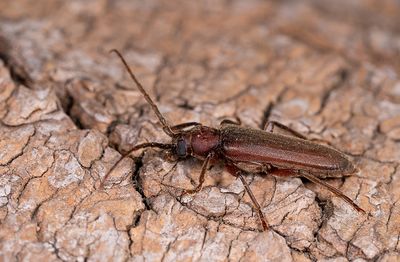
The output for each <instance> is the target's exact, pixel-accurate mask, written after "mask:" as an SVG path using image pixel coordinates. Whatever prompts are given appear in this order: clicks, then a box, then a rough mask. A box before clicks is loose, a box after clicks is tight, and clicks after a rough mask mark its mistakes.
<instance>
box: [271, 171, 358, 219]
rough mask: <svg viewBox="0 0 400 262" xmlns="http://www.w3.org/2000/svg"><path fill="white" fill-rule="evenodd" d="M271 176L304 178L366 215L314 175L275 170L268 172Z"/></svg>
mask: <svg viewBox="0 0 400 262" xmlns="http://www.w3.org/2000/svg"><path fill="white" fill-rule="evenodd" d="M270 174H271V175H274V176H281V177H304V178H306V179H308V180H310V181H311V182H313V183H315V184H317V185H321V186H323V187H325V188H326V189H328V190H329V191H331V192H332V193H333V194H335V195H336V196H338V197H340V198H341V199H343V200H344V201H346V202H347V203H348V204H349V205H351V206H352V207H353V208H354V209H355V210H356V211H358V212H361V213H364V214H365V213H366V212H365V211H364V209H362V208H361V207H359V206H358V205H357V204H356V203H354V202H353V200H351V199H350V198H349V197H348V196H346V195H345V194H343V193H342V192H341V191H340V190H339V189H337V188H335V187H333V186H331V185H330V184H328V183H326V182H325V181H322V180H321V179H319V178H317V177H316V176H315V175H312V174H308V173H304V172H298V171H296V170H291V169H276V170H272V171H270Z"/></svg>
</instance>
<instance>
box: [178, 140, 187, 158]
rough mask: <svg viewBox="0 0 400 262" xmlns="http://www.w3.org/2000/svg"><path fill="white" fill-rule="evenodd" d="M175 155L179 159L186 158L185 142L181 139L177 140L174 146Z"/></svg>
mask: <svg viewBox="0 0 400 262" xmlns="http://www.w3.org/2000/svg"><path fill="white" fill-rule="evenodd" d="M176 154H177V155H178V156H179V157H185V156H186V142H185V140H183V139H179V140H178V142H177V144H176Z"/></svg>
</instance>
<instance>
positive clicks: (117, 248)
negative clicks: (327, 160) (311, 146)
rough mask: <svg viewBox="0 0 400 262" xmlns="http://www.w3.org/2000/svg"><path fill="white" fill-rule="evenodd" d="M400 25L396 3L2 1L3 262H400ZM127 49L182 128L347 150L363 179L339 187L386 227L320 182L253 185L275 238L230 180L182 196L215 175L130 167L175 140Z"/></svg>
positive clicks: (158, 162) (215, 171)
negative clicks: (240, 129)
mask: <svg viewBox="0 0 400 262" xmlns="http://www.w3.org/2000/svg"><path fill="white" fill-rule="evenodd" d="M399 12H400V5H399V3H398V1H395V0H384V1H348V0H347V1H342V0H339V1H328V0H322V1H316V0H315V1H312V0H310V1H271V2H264V1H255V0H254V1H211V2H202V1H124V0H118V1H106V0H98V1H52V0H51V1H50V0H42V1H27V0H21V1H11V2H10V1H3V2H0V58H1V59H2V61H3V63H1V62H0V63H1V64H0V120H1V122H0V221H1V222H0V223H1V227H0V239H1V240H0V254H1V255H0V256H1V258H2V259H3V260H7V261H17V260H39V259H41V261H58V260H67V261H70V260H84V259H90V260H111V259H113V260H116V261H122V260H133V261H161V260H164V261H209V260H213V261H227V260H229V261H239V260H242V261H266V260H268V261H292V260H293V261H316V260H329V261H348V260H355V259H363V260H371V261H372V260H374V261H376V260H378V261H396V260H398V259H400V236H399V235H400V201H399V199H400V168H399V163H400V144H399V143H400V117H399V116H400V79H399V73H400V44H399V39H400V26H399V25H400V19H399V16H398V14H399ZM113 48H116V49H118V50H120V51H121V52H122V53H123V54H124V56H125V58H126V59H127V61H128V63H129V65H130V66H131V68H132V70H133V71H134V72H135V74H136V75H137V77H138V78H139V80H140V81H141V82H142V84H143V86H144V87H145V89H146V90H147V91H148V92H149V93H150V96H151V97H152V98H153V99H154V100H155V101H156V103H157V105H158V106H159V108H160V111H161V112H162V113H163V114H164V115H165V116H166V118H167V119H168V121H169V122H170V123H172V124H179V123H183V122H189V121H197V122H200V123H202V124H204V125H207V126H214V127H218V125H219V123H220V121H221V120H222V119H225V118H228V119H235V118H239V119H241V121H242V125H244V126H249V127H252V128H262V126H263V125H264V124H265V123H266V122H267V121H268V120H274V121H279V122H281V123H283V124H285V125H288V126H290V127H292V128H294V129H295V130H297V131H299V132H301V133H302V134H304V135H306V136H307V137H309V138H312V139H318V140H320V141H325V142H323V143H328V144H330V145H332V146H333V147H334V148H336V149H338V150H341V151H343V152H345V153H346V154H347V155H349V157H350V158H351V159H352V161H353V162H354V163H355V164H356V166H357V168H358V169H359V172H358V173H356V174H355V175H353V176H349V177H345V178H343V179H327V180H326V181H327V182H328V183H330V184H332V185H334V186H335V187H337V188H338V189H340V190H341V191H342V192H344V193H345V194H346V195H347V196H349V197H350V198H351V199H353V200H354V201H355V202H356V203H357V204H358V205H359V206H361V207H362V208H363V209H365V210H366V211H367V212H368V214H369V215H362V214H360V213H357V212H355V211H354V210H353V209H352V208H351V207H350V206H349V205H347V204H346V203H345V202H344V201H342V200H341V199H339V198H337V197H334V196H333V195H332V194H331V193H329V192H328V191H327V190H325V189H323V188H321V187H319V186H316V185H313V184H311V183H309V182H307V181H305V180H301V179H299V178H278V177H273V176H268V175H265V176H260V175H257V174H248V175H247V176H246V180H247V182H248V183H249V184H250V187H251V189H252V190H253V192H254V194H255V196H256V198H257V199H258V201H259V202H260V204H261V207H262V211H263V212H264V214H265V216H266V218H267V220H268V222H269V224H270V225H271V230H270V231H267V232H263V231H262V227H261V224H260V222H259V220H258V216H257V212H255V210H254V208H253V206H252V202H251V200H250V198H249V196H248V195H247V194H246V193H245V190H244V188H243V186H242V184H241V182H240V180H236V179H235V178H234V177H232V176H231V175H230V174H229V173H227V172H226V171H225V170H224V169H223V167H222V166H220V165H218V164H217V165H214V166H213V167H212V168H211V169H210V170H208V171H207V174H206V180H205V184H204V187H203V189H202V190H201V191H200V192H199V193H197V194H195V195H190V196H184V197H181V194H182V189H191V188H194V187H195V186H196V185H197V183H198V176H199V174H200V169H201V161H199V160H195V159H188V160H185V161H179V162H171V161H167V160H168V159H167V158H168V157H167V154H166V152H162V151H160V150H154V149H145V150H141V151H138V152H135V154H134V155H133V157H132V158H125V159H123V161H121V162H118V161H119V159H120V158H121V155H122V154H124V153H126V152H127V151H129V150H130V149H131V148H132V147H133V146H134V145H136V144H139V143H142V142H146V141H158V142H164V143H168V142H169V139H168V136H166V135H165V134H164V133H163V132H162V128H161V126H160V124H159V123H158V121H157V118H156V117H155V114H154V113H153V112H152V111H151V108H150V107H149V105H148V104H146V102H145V100H144V98H143V97H142V96H141V94H140V93H139V92H138V90H137V89H136V87H135V86H134V83H133V82H132V81H131V80H130V78H129V76H128V74H127V73H126V71H125V69H124V68H123V66H122V64H121V62H120V61H119V60H118V58H117V57H116V56H114V55H112V54H109V50H110V49H113ZM116 163H118V164H117V166H116V168H114V169H112V168H113V166H114V165H115V164H116ZM111 169H112V172H111V173H110V175H109V176H108V178H107V180H106V181H104V177H105V175H106V174H107V173H108V172H109V171H110V170H111ZM103 182H104V185H102V183H103ZM103 186H104V187H103Z"/></svg>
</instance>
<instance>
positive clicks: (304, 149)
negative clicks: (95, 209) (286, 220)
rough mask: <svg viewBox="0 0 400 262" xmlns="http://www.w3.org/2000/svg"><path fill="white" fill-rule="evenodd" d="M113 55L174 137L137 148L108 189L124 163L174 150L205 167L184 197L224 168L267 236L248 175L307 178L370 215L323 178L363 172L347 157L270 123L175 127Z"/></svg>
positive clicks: (197, 190) (121, 57) (194, 124)
mask: <svg viewBox="0 0 400 262" xmlns="http://www.w3.org/2000/svg"><path fill="white" fill-rule="evenodd" d="M110 52H114V53H116V54H117V55H118V56H119V58H120V59H121V61H122V63H123V64H124V66H125V68H126V70H127V71H128V73H129V75H130V77H131V78H132V80H133V81H134V83H135V84H136V87H137V88H138V90H139V91H140V92H141V93H142V95H143V96H144V98H145V99H146V101H147V102H148V104H149V105H150V106H151V108H152V110H153V111H154V113H155V114H156V116H157V118H158V120H159V121H160V123H161V125H162V128H163V131H164V132H165V133H166V134H167V135H168V136H169V137H171V143H169V144H165V143H159V142H147V143H142V144H139V145H136V146H135V147H133V148H132V149H131V150H130V151H129V152H128V153H127V154H125V155H123V156H122V157H121V158H120V160H119V161H117V163H116V164H115V165H114V166H113V167H112V168H111V170H110V171H109V172H108V173H107V174H106V175H105V177H104V178H103V182H102V185H103V183H104V181H106V179H107V176H108V175H109V174H110V173H111V171H112V170H113V169H114V168H115V167H116V166H117V165H118V163H119V162H120V161H122V159H124V158H125V157H127V156H129V155H130V154H132V153H133V152H134V151H136V150H138V149H142V148H149V147H153V148H160V149H168V150H170V151H171V152H172V154H173V155H175V156H176V157H178V159H185V158H187V157H195V158H197V159H200V160H203V161H204V162H203V164H202V168H201V172H200V176H199V183H198V185H197V186H196V187H195V188H193V189H189V190H184V192H183V194H193V193H196V192H199V191H200V190H201V189H202V186H203V183H204V180H205V174H206V171H207V168H208V166H209V164H210V162H211V161H220V162H222V163H223V164H224V166H225V168H226V169H227V170H228V172H229V173H230V174H232V175H234V176H235V177H237V178H239V179H240V180H241V182H242V183H243V186H244V188H245V190H246V192H247V193H248V195H249V196H250V199H251V201H252V203H253V205H254V208H255V209H256V211H257V214H258V216H259V219H260V222H261V225H262V227H263V229H264V231H265V230H268V229H269V225H268V223H267V219H266V218H265V216H264V214H263V212H262V211H261V207H260V205H259V203H258V201H257V199H256V198H255V196H254V194H253V193H252V191H251V189H250V187H249V185H248V183H247V182H246V180H245V178H244V176H243V174H246V173H249V172H253V173H264V174H271V175H274V176H281V177H304V178H306V179H308V180H310V181H311V182H313V183H316V184H319V185H321V186H323V187H325V188H327V189H328V190H329V191H331V192H332V193H333V194H335V195H336V196H338V197H340V198H341V199H343V200H344V201H345V202H347V203H348V204H350V205H351V206H352V207H353V208H354V209H355V210H356V211H358V212H361V213H364V214H365V211H364V210H363V209H362V208H360V207H359V206H358V205H357V204H355V203H354V202H353V201H352V200H351V199H350V198H349V197H347V196H346V195H344V194H343V193H342V192H341V191H339V190H338V189H336V188H335V187H333V186H331V185H329V184H328V183H326V182H324V181H323V180H321V179H323V178H330V177H335V178H337V177H342V176H343V174H352V173H354V172H356V171H357V169H356V167H355V166H354V165H353V163H352V162H351V161H350V160H349V159H348V158H347V157H346V156H345V155H344V154H343V153H342V152H340V151H338V150H336V149H333V148H331V147H328V146H325V145H321V144H318V143H315V142H313V141H310V140H307V139H306V137H305V136H303V135H302V134H300V133H298V132H297V131H295V130H293V129H291V128H289V127H287V126H285V125H283V124H281V123H279V122H275V121H268V122H267V123H266V125H265V127H264V130H261V129H260V130H258V129H253V128H248V127H242V126H241V125H240V122H234V121H232V120H223V121H222V122H221V124H220V127H219V128H213V127H208V126H204V125H202V124H201V123H198V122H187V123H182V124H178V125H174V126H172V125H170V124H169V123H168V121H167V120H166V118H165V117H164V116H163V115H162V114H161V112H160V110H159V109H158V107H157V105H156V104H155V103H154V102H153V100H152V99H151V98H150V96H149V95H148V94H147V92H146V91H145V89H144V88H143V86H142V84H141V83H140V82H139V81H138V80H137V78H136V76H135V75H134V74H133V72H132V70H131V69H130V67H129V65H128V63H127V62H126V61H125V59H124V57H123V56H122V54H121V53H120V52H119V51H118V50H116V49H113V50H111V51H110ZM275 126H276V127H278V128H281V129H283V130H286V131H287V132H288V133H290V134H291V135H284V134H279V133H274V132H273V131H274V127H275ZM102 185H101V186H102Z"/></svg>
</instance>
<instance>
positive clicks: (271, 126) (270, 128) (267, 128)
mask: <svg viewBox="0 0 400 262" xmlns="http://www.w3.org/2000/svg"><path fill="white" fill-rule="evenodd" d="M275 126H277V127H279V128H281V129H283V130H285V131H287V132H289V133H290V134H292V135H294V136H295V137H298V138H301V139H305V140H307V137H306V136H304V135H302V134H300V133H299V132H297V131H296V130H294V129H292V128H290V127H288V126H286V125H284V124H282V123H279V122H276V121H268V122H267V123H265V126H264V130H265V131H267V132H270V133H273V132H274V127H275Z"/></svg>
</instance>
